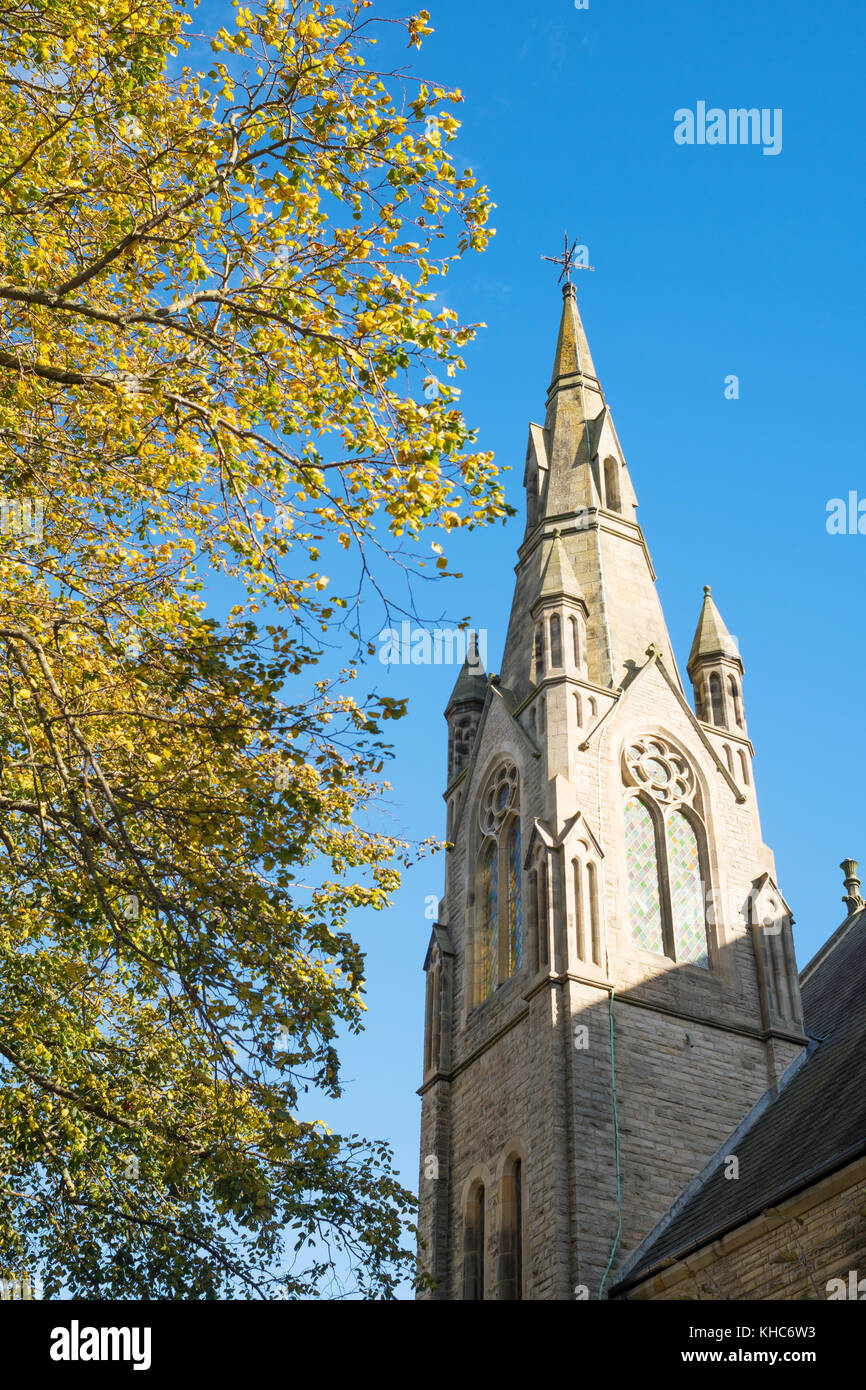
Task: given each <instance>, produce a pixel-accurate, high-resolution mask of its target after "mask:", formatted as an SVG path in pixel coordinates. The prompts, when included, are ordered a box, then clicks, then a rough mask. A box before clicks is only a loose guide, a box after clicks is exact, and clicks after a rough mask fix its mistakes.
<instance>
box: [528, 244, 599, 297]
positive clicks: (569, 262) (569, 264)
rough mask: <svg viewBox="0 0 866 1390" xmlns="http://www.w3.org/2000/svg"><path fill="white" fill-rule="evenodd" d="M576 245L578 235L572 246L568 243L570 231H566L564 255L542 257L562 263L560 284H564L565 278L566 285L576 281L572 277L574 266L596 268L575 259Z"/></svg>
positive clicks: (584, 268) (544, 259) (585, 268)
mask: <svg viewBox="0 0 866 1390" xmlns="http://www.w3.org/2000/svg"><path fill="white" fill-rule="evenodd" d="M576 246H577V237H575V238H574V241H573V242H572V243H571V246H569V244H568V232H566V233H565V248H564V250H563V253H562V255H561V256H542V258H541V259H542V260H543V261H551V262H552V263H553V264H554V265H561V266H562V270H561V271H560V275H559V281H558V283H559V284H560V285H561V284H562V282H563V280H565V284H566V286H568V285H571V284H573V283H574V282H573V280H572V278H571V272H572V269H573V268H574V269H576V270H595V266H594V265H584V264H583V263H582V262H581V261H578V260H576V259H575V255H574V248H575V247H576Z"/></svg>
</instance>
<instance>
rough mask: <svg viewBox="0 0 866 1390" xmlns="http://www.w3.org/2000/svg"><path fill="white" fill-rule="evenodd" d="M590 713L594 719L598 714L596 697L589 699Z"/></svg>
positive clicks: (592, 696) (591, 696)
mask: <svg viewBox="0 0 866 1390" xmlns="http://www.w3.org/2000/svg"><path fill="white" fill-rule="evenodd" d="M589 712H590V714H591V716H592V718H593V719H594V718H595V716H596V715H597V714H598V705H597V704H596V699H595V696H594V695H590V697H589Z"/></svg>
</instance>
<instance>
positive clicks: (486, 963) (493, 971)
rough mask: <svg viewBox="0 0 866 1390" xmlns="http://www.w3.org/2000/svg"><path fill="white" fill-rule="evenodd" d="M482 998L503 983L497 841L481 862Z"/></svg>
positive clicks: (490, 845)
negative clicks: (500, 967) (500, 975)
mask: <svg viewBox="0 0 866 1390" xmlns="http://www.w3.org/2000/svg"><path fill="white" fill-rule="evenodd" d="M481 920H482V935H481V946H482V955H481V998H482V999H488V998H489V997H490V995H491V994H492V993H493V991H494V990H495V988H496V986H497V984H498V983H499V978H498V977H499V969H498V966H499V846H498V845H497V843H496V841H495V840H493V841H491V843H490V844H489V846H488V848H487V850H486V851H485V853H484V857H483V859H482V863H481Z"/></svg>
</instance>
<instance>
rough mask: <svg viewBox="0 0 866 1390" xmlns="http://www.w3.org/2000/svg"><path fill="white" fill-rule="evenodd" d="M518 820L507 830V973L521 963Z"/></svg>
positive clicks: (521, 906) (517, 968)
mask: <svg viewBox="0 0 866 1390" xmlns="http://www.w3.org/2000/svg"><path fill="white" fill-rule="evenodd" d="M521 867H522V866H521V862H520V821H519V819H518V818H517V816H515V817H514V819H513V820H512V822H511V826H510V829H509V831H508V957H509V959H508V967H509V969H508V973H509V975H516V974H517V972H518V970H519V969H520V967H521V965H522V964H523V903H522V899H521V894H520V871H521Z"/></svg>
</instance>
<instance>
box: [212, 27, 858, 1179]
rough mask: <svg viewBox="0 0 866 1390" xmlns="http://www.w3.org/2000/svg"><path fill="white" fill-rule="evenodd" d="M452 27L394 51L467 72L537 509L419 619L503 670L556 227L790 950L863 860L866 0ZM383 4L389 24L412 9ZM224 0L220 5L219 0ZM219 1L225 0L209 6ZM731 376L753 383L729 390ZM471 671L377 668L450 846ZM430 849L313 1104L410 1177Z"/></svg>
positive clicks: (463, 304)
mask: <svg viewBox="0 0 866 1390" xmlns="http://www.w3.org/2000/svg"><path fill="white" fill-rule="evenodd" d="M427 3H428V5H429V8H430V11H431V17H432V23H433V25H434V26H435V30H436V32H435V34H434V35H433V36H432V38H431V39H429V40H428V41H427V42H426V43H425V45H424V48H423V50H422V52H421V53H420V54H418V53H417V52H416V51H415V50H414V49H413V50H407V49H406V48H405V47H403V46H402V45H401V46H400V47H399V48H395V49H394V51H393V53H389V52H388V50H387V47H384V48H383V50H382V53H381V55H380V58H381V62H382V66H390V65H392V64H399V65H401V66H409V67H410V68H411V69H412V70H414V71H416V72H418V73H419V74H420V75H423V76H425V77H428V78H435V79H437V80H440V81H442V82H443V83H447V84H450V85H454V86H458V87H460V88H461V89H462V91H463V93H464V95H465V98H466V101H465V105H464V106H463V108H462V109H461V112H460V114H461V117H462V120H463V131H462V133H461V137H460V141H459V145H458V147H457V151H458V152H457V162H458V163H459V164H461V165H463V164H469V165H471V166H472V167H473V168H474V169H475V171H476V173H477V174H478V175H479V177H480V178H481V179H482V180H483V181H484V182H485V183H487V184H488V185H489V187H490V189H491V192H492V195H493V198H494V200H495V202H496V204H497V209H496V212H495V214H494V216H493V224H494V226H495V227H496V229H497V235H496V237H495V239H494V241H493V243H492V246H491V248H490V249H489V251H488V252H487V253H486V254H484V255H483V256H481V257H478V256H473V257H471V258H470V259H467V260H466V261H465V262H464V263H463V265H462V266H461V267H460V268H459V269H458V270H457V271H456V272H455V273H454V274H453V276H452V277H451V278H450V279H449V280H448V281H447V283H446V286H445V290H444V293H443V295H442V298H443V300H444V301H445V302H447V303H449V304H451V305H452V306H453V307H454V308H455V309H457V311H458V312H459V314H460V316H461V318H463V319H468V320H484V321H485V322H486V324H487V328H486V329H485V330H484V331H483V332H482V334H481V336H480V338H479V340H478V342H477V343H476V344H475V345H474V346H473V347H472V348H471V349H470V351H469V353H468V363H469V370H468V371H467V372H466V373H465V374H464V376H463V379H462V380H461V381H460V383H459V384H460V386H461V387H462V391H463V395H462V405H463V408H464V410H465V412H466V414H467V417H468V418H469V419H470V420H471V421H472V422H473V423H474V424H475V425H477V427H478V429H479V445H480V447H482V448H489V449H493V450H494V451H495V453H496V455H497V459H498V461H499V463H500V464H501V465H507V466H509V467H510V468H511V469H512V470H513V471H512V472H510V473H509V474H508V475H507V489H508V493H509V497H510V500H511V501H512V503H513V504H514V505H515V506H517V507H518V509H519V511H520V516H519V517H517V518H514V519H513V520H512V521H510V522H509V523H508V525H507V526H505V527H498V528H495V529H492V528H491V529H487V530H484V531H478V532H475V533H473V534H472V535H471V536H467V537H464V538H463V539H462V540H461V541H460V542H459V543H458V544H453V545H451V546H450V547H449V557H450V558H451V559H452V561H453V563H454V566H455V567H456V568H458V569H460V570H461V571H462V572H463V576H464V577H463V579H462V580H461V581H459V582H457V581H451V582H449V583H446V584H443V585H442V587H441V589H440V590H439V591H438V592H439V596H438V598H437V602H436V603H435V604H434V603H433V602H432V600H431V602H430V603H429V605H428V608H430V609H433V610H434V611H435V612H439V611H441V612H442V613H443V614H447V616H448V617H450V618H455V617H460V616H463V615H464V614H466V615H469V616H470V617H471V619H472V621H473V623H474V624H476V625H479V626H482V627H485V628H487V630H488V633H489V652H490V666H491V669H493V670H496V669H498V663H499V659H500V655H501V649H502V641H503V638H504V632H505V623H506V620H507V616H508V610H509V606H510V601H511V591H512V585H513V564H514V557H515V551H516V547H517V545H518V543H519V540H520V538H521V536H522V531H523V515H522V510H523V497H522V487H521V478H522V467H523V457H524V450H525V443H526V431H527V425H528V422H529V421H530V420H542V419H543V410H544V397H545V391H546V387H547V384H548V379H549V375H550V368H551V364H552V358H553V351H554V346H555V338H556V328H557V324H558V318H559V311H560V302H561V301H560V294H559V290H558V288H557V285H556V272H555V271H554V270H553V269H552V268H551V267H550V266H548V265H545V264H544V263H543V262H542V261H541V259H540V256H541V254H542V253H546V254H548V255H550V254H556V253H557V252H558V251H559V249H560V247H561V242H562V235H563V229H564V228H565V227H567V228H568V229H569V232H570V233H571V234H572V236H576V237H578V239H579V240H580V241H581V242H583V243H585V244H586V245H587V246H588V248H589V253H590V261H591V263H592V264H593V265H594V266H595V272H594V273H593V274H590V273H582V274H580V275H579V277H578V294H579V300H580V305H581V312H582V314H583V318H584V323H585V326H586V329H587V332H588V335H589V340H590V344H591V347H592V352H593V357H594V360H595V364H596V367H597V369H598V371H599V374H600V376H601V379H602V383H603V385H604V388H605V392H606V395H607V398H608V402H609V404H610V406H611V408H612V411H613V415H614V419H615V422H616V425H617V429H618V433H619V436H620V439H621V441H622V445H623V448H624V450H625V453H626V458H627V460H628V463H629V467H630V471H631V476H632V480H633V482H634V486H635V489H636V491H637V496H638V500H639V502H640V512H639V519H640V521H641V523H642V525H643V527H644V531H645V534H646V537H647V541H648V544H649V547H650V551H651V554H652V557H653V561H654V563H655V567H656V571H657V573H658V576H659V592H660V596H661V600H662V603H663V606H664V610H665V614H666V618H667V622H668V626H669V629H670V632H671V637H672V640H673V643H674V649H675V652H676V654H677V658H678V661H679V664H680V668H681V670H682V672H683V673H684V672H685V661H686V658H687V656H688V651H689V646H690V644H691V639H692V636H693V633H694V628H695V624H696V622H697V618H698V612H699V608H700V600H701V594H702V586H703V585H704V584H707V583H709V584H711V585H712V587H713V596H714V598H715V599H716V600H717V602H718V604H719V607H720V609H721V612H722V615H723V617H724V618H725V621H726V622H727V625H728V627H729V628H730V630H731V631H732V632H733V633H735V634H736V635H737V637H738V639H739V642H740V648H741V651H742V654H743V659H744V662H745V668H746V675H745V682H744V698H745V705H746V713H747V718H748V723H749V733H750V736H751V738H752V741H753V743H754V745H755V748H756V754H757V757H756V762H755V773H756V779H757V786H758V795H759V805H760V810H761V819H762V827H763V833H764V838H765V840H766V842H767V843H768V844H769V845H770V846H771V847H772V848H773V849H774V851H775V854H776V862H777V868H778V874H779V881H780V886H781V888H782V890H783V892H784V893H785V895H786V897H787V899H788V901H789V902H790V903H791V905H792V907H793V910H794V914H795V917H796V927H795V941H796V945H797V951H798V958H799V960H800V963H801V965H802V964H805V962H806V961H807V960H808V958H809V957H810V956H811V954H812V953H813V952H814V951H815V950H816V949H817V947H818V945H819V944H820V943H821V942H822V941H823V940H824V939H825V938H826V936H827V935H828V934H829V933H830V932H831V931H832V930H833V929H834V928H835V926H836V925H837V924H838V922H839V920H840V919H841V917H842V915H843V909H842V906H841V901H840V899H841V893H842V875H841V872H840V870H839V868H838V864H839V861H840V860H841V859H842V858H843V857H844V856H848V855H851V856H853V857H855V858H857V857H861V858H862V860H863V861H864V866H866V829H864V824H863V816H862V813H861V807H860V802H859V785H860V777H861V765H862V764H861V757H860V750H859V746H858V742H857V739H858V733H859V726H860V723H861V718H862V716H861V709H862V696H861V691H862V690H863V689H864V688H866V656H864V650H863V644H862V641H861V625H860V619H861V609H862V601H861V594H862V587H863V578H862V576H863V572H864V565H866V536H851V535H848V536H830V535H828V534H827V530H826V524H825V523H826V517H827V510H826V509H827V503H828V501H829V500H830V499H831V498H834V497H847V495H848V493H849V491H851V490H855V491H858V492H859V495H860V496H862V497H863V498H864V499H866V466H864V460H863V444H862V433H863V429H862V410H861V399H862V374H863V357H864V353H863V332H862V325H863V322H864V317H866V315H864V309H866V305H864V297H866V290H864V276H863V273H862V246H863V231H862V229H863V224H864V207H863V203H864V193H863V189H864V168H863V164H864V153H863V143H862V137H861V127H862V120H863V97H862V90H863V83H862V74H863V71H864V66H866V63H864V58H866V54H864V49H866V11H864V8H863V5H862V0H859V2H858V3H854V0H825V3H824V4H822V5H820V6H819V5H816V4H815V3H814V0H810V3H806V0H784V3H782V0H764V3H762V4H761V5H756V4H755V3H754V0H727V3H726V4H725V5H723V6H722V5H710V4H707V3H695V0H667V2H666V3H657V4H647V3H646V2H645V0H590V2H589V8H588V9H586V10H576V9H575V6H574V3H573V0H534V3H531V4H518V3H516V0H499V3H498V4H496V5H487V4H484V5H482V4H479V3H474V4H469V3H467V2H466V0H460V2H459V3H458V0H427ZM375 8H376V12H378V13H385V14H389V15H393V16H397V15H400V14H403V13H406V10H407V7H406V6H405V5H404V4H402V3H401V4H398V5H390V4H384V5H383V4H382V2H381V0H376V7H375ZM224 13H225V14H229V13H230V9H229V5H228V3H227V0H225V5H224ZM216 14H220V16H221V17H222V14H223V0H210V3H209V4H208V5H207V7H206V10H205V16H206V18H207V20H208V21H210V22H212V17H213V16H214V15H216ZM698 101H704V102H706V104H707V106H708V107H714V106H717V107H721V108H725V109H727V108H729V107H740V106H745V107H752V106H755V107H759V108H770V109H776V108H781V110H782V113H783V124H782V132H783V139H782V149H781V152H780V153H779V154H778V155H776V156H766V155H764V154H763V153H762V149H761V148H760V147H759V146H715V147H713V146H703V147H701V146H691V147H689V146H681V145H677V144H676V143H675V141H674V138H673V134H674V112H675V111H676V110H677V109H679V108H683V107H691V108H692V109H694V108H695V107H696V104H697V103H698ZM729 374H736V375H737V376H738V378H739V389H740V397H739V399H738V400H726V399H725V394H724V386H725V378H726V377H727V376H728V375H729ZM454 674H455V673H454V671H453V670H449V669H448V668H443V667H440V668H413V667H395V668H392V669H391V670H390V671H388V672H384V671H380V672H379V673H377V683H378V686H379V689H380V690H381V691H382V692H383V693H385V694H391V695H395V696H396V695H400V696H402V695H408V696H409V699H410V713H409V717H408V718H407V719H406V720H404V721H402V723H400V724H397V725H394V726H392V728H393V734H394V738H395V743H396V749H397V758H396V761H395V763H394V764H393V765H392V767H391V769H390V777H391V781H392V784H393V793H392V805H391V812H392V816H393V822H394V824H395V825H398V826H400V827H402V828H403V829H404V830H405V831H406V833H407V834H408V835H409V836H411V837H412V838H416V839H422V838H424V837H425V836H427V835H430V834H443V835H444V808H443V803H442V800H441V793H442V789H443V783H444V773H445V753H446V729H445V723H444V719H443V718H442V710H443V709H444V706H445V703H446V701H447V699H448V695H449V693H450V687H451V684H452V682H453V678H454ZM441 887H442V870H441V859H440V858H435V859H433V860H431V861H429V862H428V863H427V864H426V865H422V866H421V867H419V868H418V869H416V870H413V871H412V872H411V873H409V874H408V875H407V877H406V880H405V884H404V887H403V889H402V890H401V892H400V893H399V894H398V895H397V897H396V899H395V903H394V907H393V909H392V910H391V911H389V912H387V913H383V914H379V915H378V916H375V915H372V914H371V915H367V916H363V917H358V918H357V919H356V931H357V934H358V936H359V938H360V940H361V942H362V945H363V947H364V948H365V950H366V951H367V956H368V966H369V987H368V994H367V1002H368V1005H369V1010H370V1012H369V1016H368V1026H367V1030H366V1033H365V1034H364V1036H363V1037H362V1038H360V1039H351V1040H349V1041H347V1042H346V1043H345V1045H344V1047H343V1060H344V1073H345V1077H346V1081H347V1089H346V1094H345V1097H344V1098H343V1099H342V1100H341V1101H340V1102H339V1104H337V1105H328V1106H327V1107H322V1108H321V1109H320V1112H319V1113H321V1115H322V1117H323V1118H325V1119H327V1121H328V1122H329V1123H331V1124H333V1125H334V1127H335V1128H339V1129H341V1130H343V1131H344V1132H346V1131H352V1130H357V1131H360V1132H362V1133H365V1134H368V1135H374V1136H377V1137H383V1138H388V1139H389V1140H390V1141H391V1142H392V1143H393V1145H394V1147H395V1150H396V1154H397V1160H398V1164H399V1167H400V1169H401V1171H402V1175H403V1178H404V1181H405V1182H406V1183H407V1185H408V1186H411V1187H414V1186H415V1183H416V1179H417V1132H418V1119H419V1113H420V1102H419V1100H418V1098H417V1097H416V1095H415V1088H416V1087H417V1085H418V1083H419V1079H420V1065H421V1041H422V1021H423V977H422V974H421V964H422V960H423V956H424V952H425V948H426V943H427V938H428V935H429V930H430V923H429V921H428V920H425V916H424V910H425V900H426V899H427V897H428V895H437V896H438V894H439V893H440V892H441Z"/></svg>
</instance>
